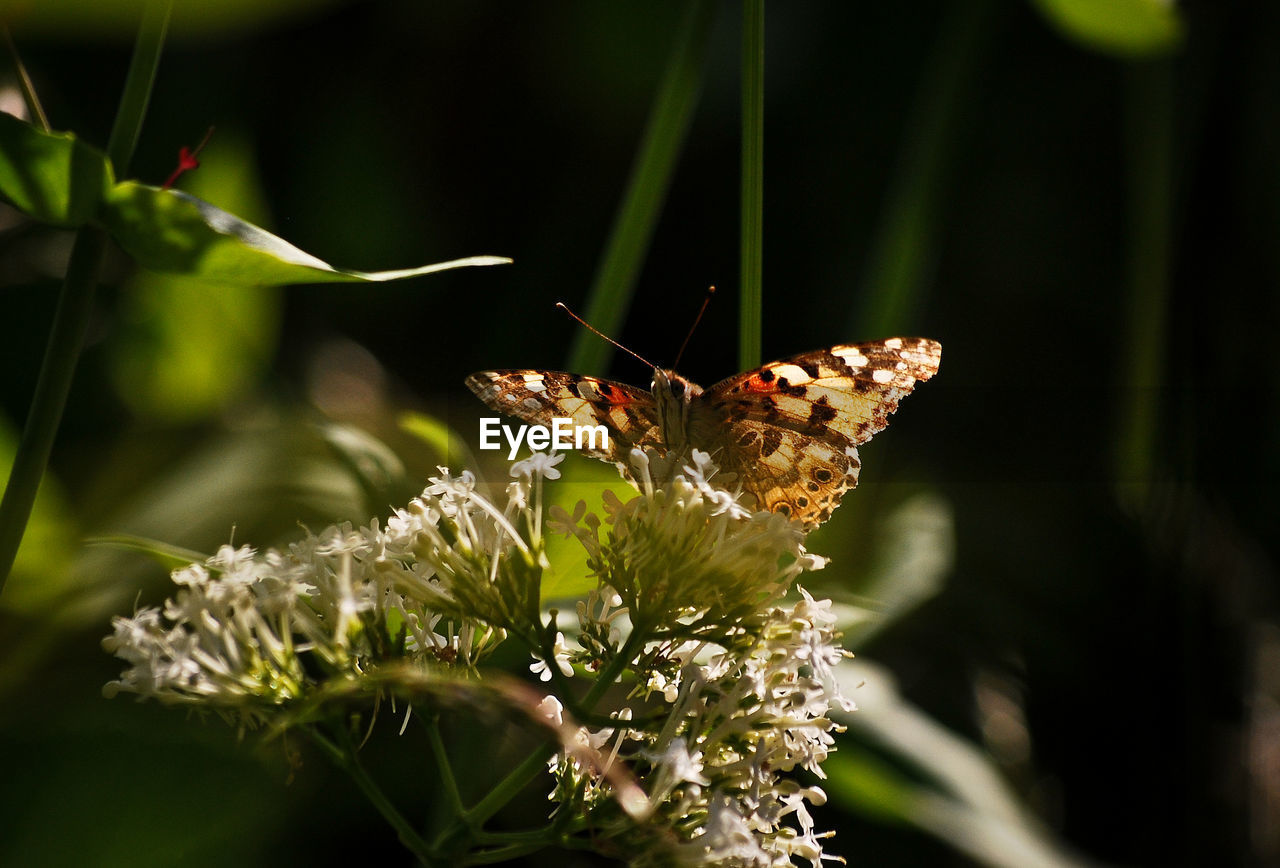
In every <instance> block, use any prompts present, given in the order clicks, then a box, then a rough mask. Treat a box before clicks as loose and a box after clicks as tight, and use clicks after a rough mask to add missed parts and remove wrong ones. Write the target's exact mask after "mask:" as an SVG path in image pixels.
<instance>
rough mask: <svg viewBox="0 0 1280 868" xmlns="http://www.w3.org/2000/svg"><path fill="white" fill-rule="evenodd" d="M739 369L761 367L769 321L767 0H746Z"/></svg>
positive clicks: (743, 59) (744, 21)
mask: <svg viewBox="0 0 1280 868" xmlns="http://www.w3.org/2000/svg"><path fill="white" fill-rule="evenodd" d="M739 243H740V245H741V248H740V255H741V261H740V263H741V264H740V268H739V279H740V280H741V281H742V285H741V287H740V289H739V292H740V293H741V302H740V306H739V309H738V368H739V369H740V370H743V371H746V370H750V369H751V368H754V367H757V366H758V365H759V364H760V355H761V332H762V320H763V318H764V0H742V235H741V240H740V242H739Z"/></svg>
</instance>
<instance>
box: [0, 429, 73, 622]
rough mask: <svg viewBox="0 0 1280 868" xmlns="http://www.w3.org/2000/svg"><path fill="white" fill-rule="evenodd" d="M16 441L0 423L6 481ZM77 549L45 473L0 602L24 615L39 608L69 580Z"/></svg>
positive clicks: (56, 489)
mask: <svg viewBox="0 0 1280 868" xmlns="http://www.w3.org/2000/svg"><path fill="white" fill-rule="evenodd" d="M17 442H18V440H17V437H16V436H15V435H14V433H13V431H12V429H11V428H10V427H9V426H8V425H7V424H3V423H0V470H2V473H3V478H4V479H6V480H7V479H8V478H9V471H10V468H11V467H12V466H13V453H14V451H15V450H16V448H17ZM79 548H80V532H79V530H78V529H77V528H76V524H75V522H74V521H73V519H72V515H71V511H70V509H69V507H68V506H67V502H66V498H65V497H64V495H63V493H62V487H61V486H60V485H58V482H57V480H56V479H54V478H53V476H52V475H50V474H48V473H46V474H45V476H44V479H43V480H41V482H40V489H39V491H38V492H37V494H36V502H35V506H34V507H33V508H32V510H31V519H30V521H28V522H27V529H26V533H25V534H23V537H22V545H21V546H20V547H19V548H18V557H17V559H16V560H15V561H14V564H13V573H12V576H11V581H10V582H9V584H8V586H7V587H6V588H5V594H4V596H3V597H2V598H0V600H3V603H0V606H2V607H3V608H4V609H7V610H9V611H13V612H21V613H23V614H27V615H30V614H33V613H35V612H38V611H40V610H41V609H42V608H43V607H44V606H45V604H46V603H47V602H48V601H50V600H52V599H54V598H56V597H57V596H58V595H59V594H61V593H62V592H63V591H65V590H66V589H67V587H68V586H69V585H70V584H71V582H72V571H71V564H72V563H73V562H74V560H75V557H76V555H77V553H78V550H79Z"/></svg>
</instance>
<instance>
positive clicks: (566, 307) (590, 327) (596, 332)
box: [556, 301, 658, 370]
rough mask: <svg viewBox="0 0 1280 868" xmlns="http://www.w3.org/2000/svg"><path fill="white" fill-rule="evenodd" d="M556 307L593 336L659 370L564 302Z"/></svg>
mask: <svg viewBox="0 0 1280 868" xmlns="http://www.w3.org/2000/svg"><path fill="white" fill-rule="evenodd" d="M556 307H558V308H560V309H561V310H562V311H564V312H565V313H567V314H568V315H569V316H571V317H573V318H574V319H576V320H577V321H578V322H580V323H582V324H583V325H584V326H586V327H587V330H588V331H589V332H591V333H592V334H594V335H596V336H597V337H601V338H604V339H605V340H606V341H608V342H609V343H611V344H613V345H614V346H615V347H617V348H618V349H620V350H622V351H623V352H624V353H626V354H627V355H629V356H633V357H635V358H637V359H639V360H640V361H641V362H643V363H644V364H646V365H648V366H649V367H651V368H653V369H655V370H656V369H657V367H658V366H657V365H655V364H654V363H653V362H651V361H649V360H648V359H646V358H645V357H644V356H642V355H640V354H639V353H637V352H633V351H632V350H629V349H627V348H626V347H624V346H623V345H622V344H620V343H618V342H617V341H615V340H614V339H613V338H611V337H609V336H608V335H607V334H605V333H604V332H602V331H600V329H598V328H596V327H595V326H593V325H592V324H591V323H589V322H587V321H586V320H585V319H583V318H582V317H580V316H578V315H577V314H576V313H574V312H573V311H571V310H569V305H567V304H565V303H564V302H563V301H557V302H556Z"/></svg>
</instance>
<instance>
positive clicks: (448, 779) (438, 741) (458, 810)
mask: <svg viewBox="0 0 1280 868" xmlns="http://www.w3.org/2000/svg"><path fill="white" fill-rule="evenodd" d="M425 722H426V725H427V738H428V739H429V740H430V742H431V753H432V754H434V755H435V758H436V765H437V766H438V767H439V769H440V779H441V780H442V781H443V782H444V791H445V795H446V796H447V797H448V799H449V806H450V808H452V810H453V813H454V816H455V817H460V816H462V815H463V814H464V813H465V812H466V807H465V806H464V805H463V804H462V794H461V793H460V792H459V791H458V780H457V778H456V777H454V774H453V765H452V763H450V762H449V751H448V750H447V749H446V748H445V745H444V738H443V737H442V736H441V735H440V718H439V716H437V715H432V716H431V717H429V718H425Z"/></svg>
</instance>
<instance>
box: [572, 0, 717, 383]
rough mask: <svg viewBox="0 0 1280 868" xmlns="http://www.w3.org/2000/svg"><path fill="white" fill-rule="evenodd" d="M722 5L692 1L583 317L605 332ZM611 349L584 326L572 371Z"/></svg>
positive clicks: (621, 310) (593, 365) (603, 359)
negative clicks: (717, 13) (719, 6)
mask: <svg viewBox="0 0 1280 868" xmlns="http://www.w3.org/2000/svg"><path fill="white" fill-rule="evenodd" d="M717 6H718V4H717V3H716V2H715V0H694V2H693V3H690V4H689V8H688V12H687V13H686V14H685V17H684V21H683V23H682V24H681V27H680V30H679V32H678V34H677V36H676V42H675V47H674V48H673V49H672V52H671V58H670V60H668V61H667V69H666V72H665V73H664V75H663V78H662V83H661V85H659V87H658V93H657V96H656V97H655V98H654V103H653V108H652V109H651V110H650V113H649V120H648V121H647V123H646V126H645V131H644V137H643V139H642V140H641V142H640V150H639V151H638V152H637V153H636V159H635V163H634V164H632V167H631V177H630V178H629V179H628V181H627V190H626V193H625V194H623V197H622V202H621V203H620V204H619V205H618V212H617V215H616V216H615V217H614V221H613V228H612V230H611V231H610V233H609V242H608V244H607V245H606V247H605V252H604V256H603V257H602V258H601V260H600V265H599V267H598V268H597V269H596V274H595V279H594V280H593V281H592V284H591V291H590V293H589V294H588V296H587V305H586V309H585V311H584V313H583V317H584V318H585V319H586V320H587V322H589V323H591V324H592V325H594V326H595V327H596V328H598V329H600V331H602V332H604V333H605V334H610V335H612V334H617V332H618V330H619V328H620V327H621V325H622V321H623V319H624V318H625V317H626V314H627V310H628V308H630V306H631V297H632V294H633V293H634V290H635V285H636V279H637V278H638V276H639V274H640V262H641V260H642V259H643V257H644V254H645V252H646V251H647V250H648V249H649V242H650V241H651V240H652V238H653V229H654V226H655V225H656V224H657V222H658V215H659V214H660V213H661V211H662V204H663V202H664V201H666V197H667V190H668V188H669V187H670V186H671V176H672V174H673V173H674V171H675V164H676V157H677V156H679V153H680V149H681V147H682V146H683V144H684V140H685V136H686V134H687V133H688V131H689V123H690V121H691V120H692V118H693V110H694V107H695V106H696V105H697V103H698V93H699V91H700V90H701V87H702V69H703V66H704V65H705V60H706V57H707V46H708V45H709V44H710V42H711V25H712V24H713V23H714V21H715V13H716V8H717ZM612 353H613V347H612V346H611V345H609V344H606V343H605V342H604V341H602V340H600V339H599V338H597V337H595V336H594V335H592V334H591V333H590V332H588V331H586V330H585V329H579V330H578V331H577V334H576V335H575V336H574V340H573V347H572V349H571V350H570V352H569V362H568V365H569V370H571V371H587V372H592V373H600V372H603V370H604V368H605V366H606V365H607V364H608V361H609V357H610V356H611V355H612Z"/></svg>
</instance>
